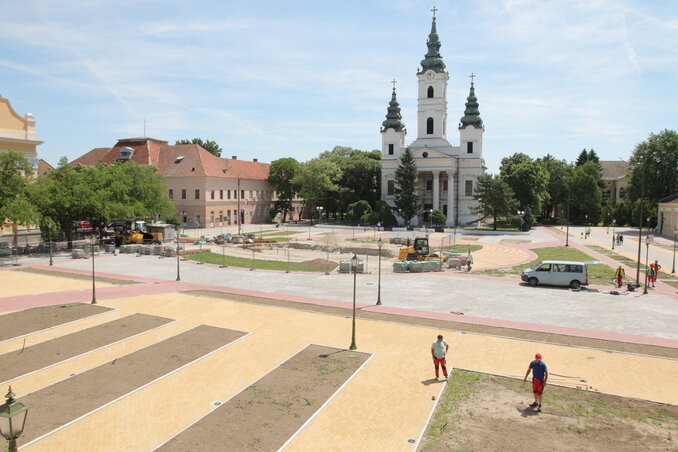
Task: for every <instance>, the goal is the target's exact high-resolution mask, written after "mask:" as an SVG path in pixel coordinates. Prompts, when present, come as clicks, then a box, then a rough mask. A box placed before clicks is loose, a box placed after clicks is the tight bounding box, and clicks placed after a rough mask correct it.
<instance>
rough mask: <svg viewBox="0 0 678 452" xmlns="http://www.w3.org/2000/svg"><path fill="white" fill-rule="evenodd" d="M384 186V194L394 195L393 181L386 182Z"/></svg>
mask: <svg viewBox="0 0 678 452" xmlns="http://www.w3.org/2000/svg"><path fill="white" fill-rule="evenodd" d="M386 185H387V187H388V189H387V190H386V194H388V195H393V194H395V181H394V180H390V181H388V182H386Z"/></svg>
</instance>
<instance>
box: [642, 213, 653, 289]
mask: <svg viewBox="0 0 678 452" xmlns="http://www.w3.org/2000/svg"><path fill="white" fill-rule="evenodd" d="M648 220H649V218H648ZM651 237H652V236H651V235H650V234H648V235H647V237H645V289H643V295H647V277H648V274H647V269H648V266H647V258H648V254H650V240H651Z"/></svg>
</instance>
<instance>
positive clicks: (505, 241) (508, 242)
mask: <svg viewBox="0 0 678 452" xmlns="http://www.w3.org/2000/svg"><path fill="white" fill-rule="evenodd" d="M531 242H532V241H531V240H518V239H502V240H501V241H499V244H500V245H520V244H522V243H531Z"/></svg>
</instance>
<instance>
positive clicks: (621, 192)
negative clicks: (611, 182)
mask: <svg viewBox="0 0 678 452" xmlns="http://www.w3.org/2000/svg"><path fill="white" fill-rule="evenodd" d="M624 194H625V190H624V187H622V188H620V189H619V198H620V199H624Z"/></svg>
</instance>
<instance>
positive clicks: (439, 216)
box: [431, 209, 447, 226]
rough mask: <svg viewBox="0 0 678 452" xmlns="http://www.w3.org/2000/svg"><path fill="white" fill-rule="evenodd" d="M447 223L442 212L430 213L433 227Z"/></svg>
mask: <svg viewBox="0 0 678 452" xmlns="http://www.w3.org/2000/svg"><path fill="white" fill-rule="evenodd" d="M446 221H447V216H445V214H444V213H443V211H442V210H438V209H436V210H434V211H433V212H431V223H433V225H434V226H440V225H443V224H445V222H446Z"/></svg>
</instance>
